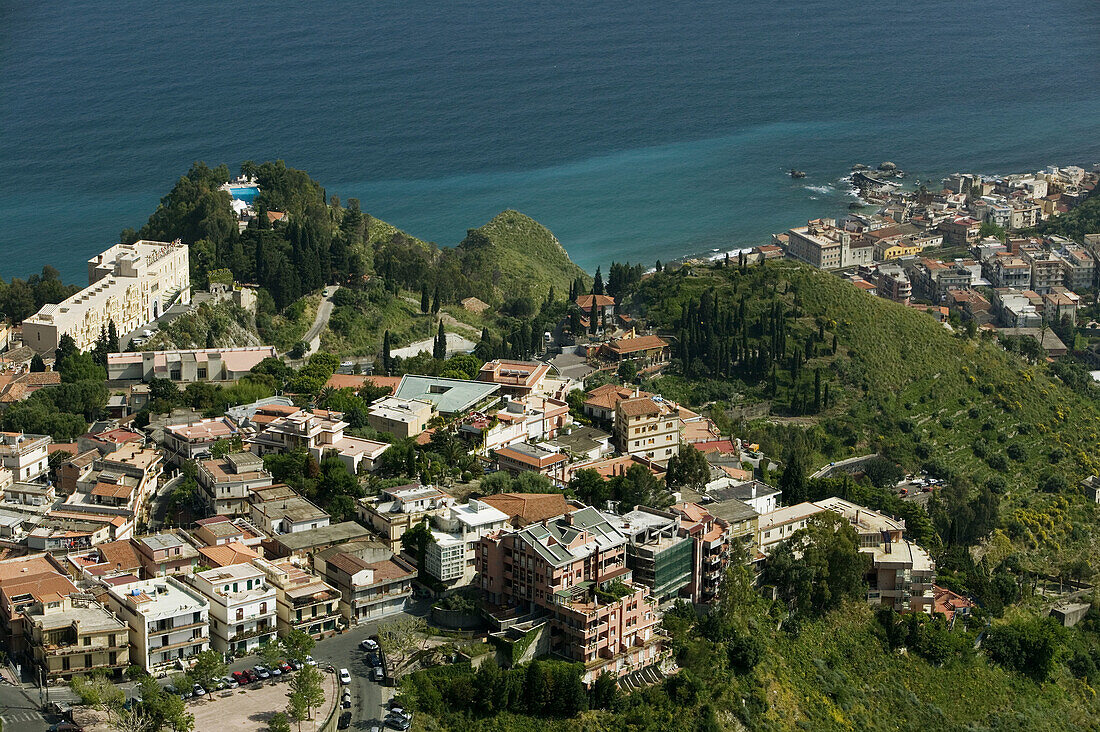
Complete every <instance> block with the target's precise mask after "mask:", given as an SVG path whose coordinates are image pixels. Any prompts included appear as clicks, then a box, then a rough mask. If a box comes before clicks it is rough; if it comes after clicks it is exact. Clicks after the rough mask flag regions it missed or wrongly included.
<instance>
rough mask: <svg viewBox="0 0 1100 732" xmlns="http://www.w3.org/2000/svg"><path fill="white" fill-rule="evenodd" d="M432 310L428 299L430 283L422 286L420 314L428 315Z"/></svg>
mask: <svg viewBox="0 0 1100 732" xmlns="http://www.w3.org/2000/svg"><path fill="white" fill-rule="evenodd" d="M430 309H431V300H430V299H429V298H428V283H427V282H425V283H424V284H422V285H420V312H422V313H424V314H425V315H427V313H428V310H430Z"/></svg>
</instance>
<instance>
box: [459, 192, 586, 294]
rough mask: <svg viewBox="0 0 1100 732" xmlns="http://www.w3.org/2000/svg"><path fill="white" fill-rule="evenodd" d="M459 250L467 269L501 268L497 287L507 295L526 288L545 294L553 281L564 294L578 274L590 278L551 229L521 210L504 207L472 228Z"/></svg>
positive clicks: (486, 269) (527, 290)
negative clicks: (485, 221) (490, 218)
mask: <svg viewBox="0 0 1100 732" xmlns="http://www.w3.org/2000/svg"><path fill="white" fill-rule="evenodd" d="M456 253H457V254H458V255H459V256H460V257H461V259H462V261H463V263H464V265H466V266H465V267H464V269H466V268H467V267H478V268H484V269H483V270H482V271H492V268H493V267H495V268H496V269H498V270H499V278H497V281H496V282H495V287H496V290H497V291H498V292H499V293H501V295H502V296H503V298H505V299H506V298H508V297H510V296H512V295H518V294H522V293H525V292H526V293H528V294H530V295H531V296H538V297H540V298H542V297H545V296H546V293H547V291H548V290H549V289H550V286H551V285H553V286H554V288H555V289H556V290H557V293H558V295H559V296H561V295H564V294H565V293H568V292H569V285H570V283H571V282H572V281H573V280H574V279H575V278H577V277H582V278H584V279H585V281H588V280H589V279H590V278H589V277H588V275H587V274H586V273H585V272H584V270H582V269H581V268H580V267H578V266H577V265H576V264H574V263H573V261H572V260H571V259H569V254H568V253H567V252H566V251H565V248H564V247H563V246H562V245H561V243H560V242H558V240H557V239H556V238H555V237H554V235H553V234H552V233H550V230H549V229H547V228H546V227H545V226H543V225H542V224H540V223H538V222H537V221H535V220H534V219H532V218H530V217H528V216H525V215H524V214H521V213H519V212H518V211H504V212H502V213H499V214H497V215H496V216H494V217H493V219H492V220H491V221H489V222H488V223H486V224H485V225H484V226H481V227H479V228H477V229H472V230H471V231H470V234H469V235H468V236H467V237H466V238H465V239H464V240H463V241H462V243H461V244H459V245H458V247H457V249H456ZM483 299H484V298H483Z"/></svg>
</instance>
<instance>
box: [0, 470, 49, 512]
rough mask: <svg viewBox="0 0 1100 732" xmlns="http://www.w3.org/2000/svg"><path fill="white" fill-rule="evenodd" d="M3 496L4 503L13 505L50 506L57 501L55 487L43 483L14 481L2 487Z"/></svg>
mask: <svg viewBox="0 0 1100 732" xmlns="http://www.w3.org/2000/svg"><path fill="white" fill-rule="evenodd" d="M8 475H11V473H8ZM3 496H4V503H7V504H11V505H13V506H52V505H53V504H54V502H55V501H57V489H56V488H54V486H52V485H48V484H45V483H19V482H15V483H11V484H9V485H8V486H7V487H6V488H4V493H3Z"/></svg>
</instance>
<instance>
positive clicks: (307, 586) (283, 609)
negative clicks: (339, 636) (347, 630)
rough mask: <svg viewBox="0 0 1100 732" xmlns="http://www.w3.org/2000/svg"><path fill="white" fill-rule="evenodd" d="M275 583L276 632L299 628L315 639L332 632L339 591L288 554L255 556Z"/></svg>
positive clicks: (336, 613) (333, 630)
mask: <svg viewBox="0 0 1100 732" xmlns="http://www.w3.org/2000/svg"><path fill="white" fill-rule="evenodd" d="M253 564H254V565H255V566H257V567H259V568H260V569H261V570H263V573H264V574H266V575H267V579H268V581H269V582H270V583H271V584H272V585H274V586H275V592H276V607H277V611H278V623H279V635H287V634H288V633H290V632H291V631H293V630H301V631H303V632H305V633H308V634H309V635H311V636H313V637H314V638H320V637H322V636H325V635H331V634H332V633H335V632H336V629H337V627H338V625H339V624H340V617H341V615H340V591H339V590H337V589H336V588H335V587H333V586H332V585H330V584H328V583H327V582H325V581H324V580H322V579H321V578H320V577H317V576H315V575H313V574H310V573H309V572H308V571H306V570H305V569H303V568H301V567H299V566H298V565H297V564H295V563H294V562H293V560H292V559H291V558H290V557H284V558H282V559H274V560H268V559H256V560H253Z"/></svg>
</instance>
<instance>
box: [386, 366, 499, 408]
mask: <svg viewBox="0 0 1100 732" xmlns="http://www.w3.org/2000/svg"><path fill="white" fill-rule="evenodd" d="M393 395H394V396H395V397H398V398H399V399H416V400H418V401H422V402H423V401H426V402H431V403H432V404H434V405H435V411H437V412H439V413H440V414H441V415H443V416H444V417H453V416H456V415H461V414H466V413H468V412H472V411H474V410H478V409H480V410H483V411H484V410H487V409H489V407H491V406H493V405H494V404H496V403H497V402H498V401H500V387H499V386H498V385H496V384H487V383H484V382H481V381H468V380H466V379H448V378H444V377H442V376H420V375H416V374H405V375H404V376H402V377H401V383H399V384H398V385H397V388H396V389H394V391H393Z"/></svg>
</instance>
